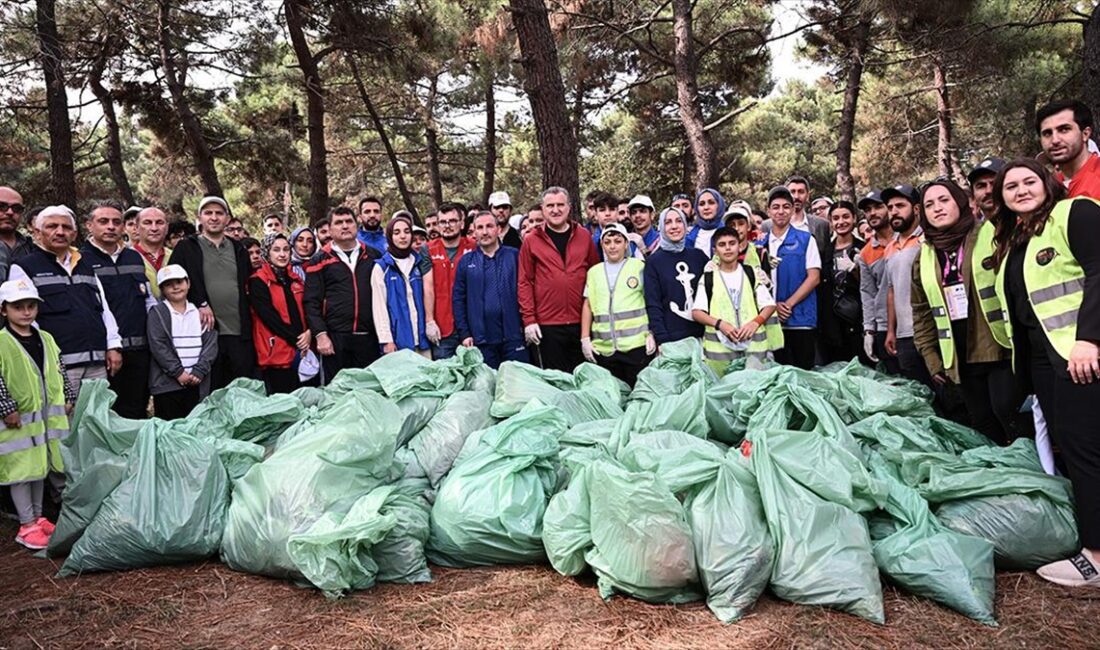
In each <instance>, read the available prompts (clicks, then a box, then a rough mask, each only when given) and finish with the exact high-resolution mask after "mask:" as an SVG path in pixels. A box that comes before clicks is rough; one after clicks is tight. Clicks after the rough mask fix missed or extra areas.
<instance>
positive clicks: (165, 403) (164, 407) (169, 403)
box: [153, 386, 199, 420]
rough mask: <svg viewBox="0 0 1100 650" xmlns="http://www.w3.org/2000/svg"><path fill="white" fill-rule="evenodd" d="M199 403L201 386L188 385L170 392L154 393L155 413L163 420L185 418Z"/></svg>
mask: <svg viewBox="0 0 1100 650" xmlns="http://www.w3.org/2000/svg"><path fill="white" fill-rule="evenodd" d="M198 403H199V387H198V386H188V387H186V388H180V389H179V390H174V391H172V392H170V393H161V394H160V395H153V413H155V414H156V416H157V417H158V418H160V419H162V420H175V419H178V418H185V417H187V416H188V415H190V414H191V409H193V408H195V406H196V405H197V404H198Z"/></svg>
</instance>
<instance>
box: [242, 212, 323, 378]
mask: <svg viewBox="0 0 1100 650" xmlns="http://www.w3.org/2000/svg"><path fill="white" fill-rule="evenodd" d="M260 249H261V251H262V254H263V257H264V264H263V265H262V266H260V269H259V270H258V271H256V272H255V273H254V274H253V275H252V277H251V278H249V279H248V304H249V306H250V307H251V309H252V343H253V345H254V346H255V347H256V361H257V365H258V366H259V367H260V374H261V376H263V379H264V385H265V386H266V387H267V392H268V393H269V394H272V393H289V392H291V391H293V390H295V389H296V388H298V387H299V386H302V385H303V382H302V381H300V379H299V375H298V370H299V365H300V364H301V361H302V358H303V357H304V356H306V355H308V354H309V352H310V345H312V343H313V338H312V335H311V333H310V331H309V328H308V327H306V319H305V312H304V311H303V310H302V296H303V295H304V294H305V284H304V283H303V282H302V279H301V278H300V277H298V275H297V274H296V273H294V271H293V270H292V269H291V266H290V264H291V245H290V240H288V239H287V237H286V235H284V234H283V233H273V234H270V235H267V236H266V237H264V241H263V244H262V245H261V246H260ZM316 381H317V378H316V377H314V378H311V379H310V380H309V381H307V382H305V384H306V385H314V384H316Z"/></svg>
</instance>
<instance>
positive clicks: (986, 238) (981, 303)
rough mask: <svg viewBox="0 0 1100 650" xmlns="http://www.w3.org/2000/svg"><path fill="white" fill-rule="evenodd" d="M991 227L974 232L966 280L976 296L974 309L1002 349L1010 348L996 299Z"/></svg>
mask: <svg viewBox="0 0 1100 650" xmlns="http://www.w3.org/2000/svg"><path fill="white" fill-rule="evenodd" d="M994 230H995V228H994V226H993V223H992V222H990V221H986V222H985V223H983V224H982V225H981V226H980V227H979V228H978V237H977V240H976V241H975V242H974V250H973V251H971V253H970V278H971V282H973V283H974V292H975V293H976V294H977V295H978V308H979V311H981V312H982V317H983V318H985V322H986V324H987V325H989V330H990V331H991V332H992V333H993V340H995V341H996V342H997V344H998V345H1000V346H1001V347H1003V348H1009V347H1012V341H1011V340H1010V339H1009V337H1008V329H1007V326H1006V325H1005V322H1006V318H1005V312H1004V309H1002V307H1001V301H1000V299H998V298H997V288H996V284H997V272H996V271H995V270H994V269H993V231H994Z"/></svg>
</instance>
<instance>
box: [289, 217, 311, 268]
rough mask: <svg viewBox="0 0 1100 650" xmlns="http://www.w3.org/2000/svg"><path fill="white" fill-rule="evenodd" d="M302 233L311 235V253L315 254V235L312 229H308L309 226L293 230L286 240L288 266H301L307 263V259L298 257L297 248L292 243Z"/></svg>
mask: <svg viewBox="0 0 1100 650" xmlns="http://www.w3.org/2000/svg"><path fill="white" fill-rule="evenodd" d="M304 232H308V233H309V234H311V235H313V253H316V252H317V233H316V232H314V230H313V228H310V227H309V226H302V227H301V228H295V229H294V232H292V233H290V239H288V240H287V241H288V242H290V265H291V266H301V265H302V264H305V263H306V262H308V261H309V258H308V257H301V256H300V255H298V247H297V246H295V245H294V242H296V241H298V235H300V234H302V233H304ZM313 253H310V256H311V257H312V255H313Z"/></svg>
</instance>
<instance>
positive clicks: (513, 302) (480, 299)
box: [451, 246, 523, 345]
mask: <svg viewBox="0 0 1100 650" xmlns="http://www.w3.org/2000/svg"><path fill="white" fill-rule="evenodd" d="M493 258H494V259H495V261H496V264H495V268H496V271H497V273H498V275H497V278H496V279H497V285H498V287H499V289H500V290H499V293H498V294H497V299H499V300H500V307H501V314H502V316H503V319H504V322H503V323H500V324H499V326H500V328H501V331H503V333H504V340H503V341H490V340H487V338H486V336H485V332H486V327H485V301H486V298H487V297H486V293H485V291H486V284H487V283H486V277H485V273H486V262H487V261H488V258H487V257H486V255H485V253H483V252H481V248H476V249H474V250H472V251H470V252H469V253H466V254H465V255H463V256H462V259H461V260H459V262H458V269H457V270H456V271H455V285H454V290H453V292H452V294H451V298H452V301H453V303H452V304H453V307H454V316H455V333H456V334H458V337H459V340H460V341H462V340H464V339H466V337H470V336H472V337H473V339H474V344H475V345H489V344H497V343H504V344H507V345H511V344H515V345H523V320H522V319H521V318H520V313H519V251H518V250H516V249H514V248H512V247H510V246H501V247H500V248H498V249H497V252H496V253H495V254H494V255H493Z"/></svg>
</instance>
